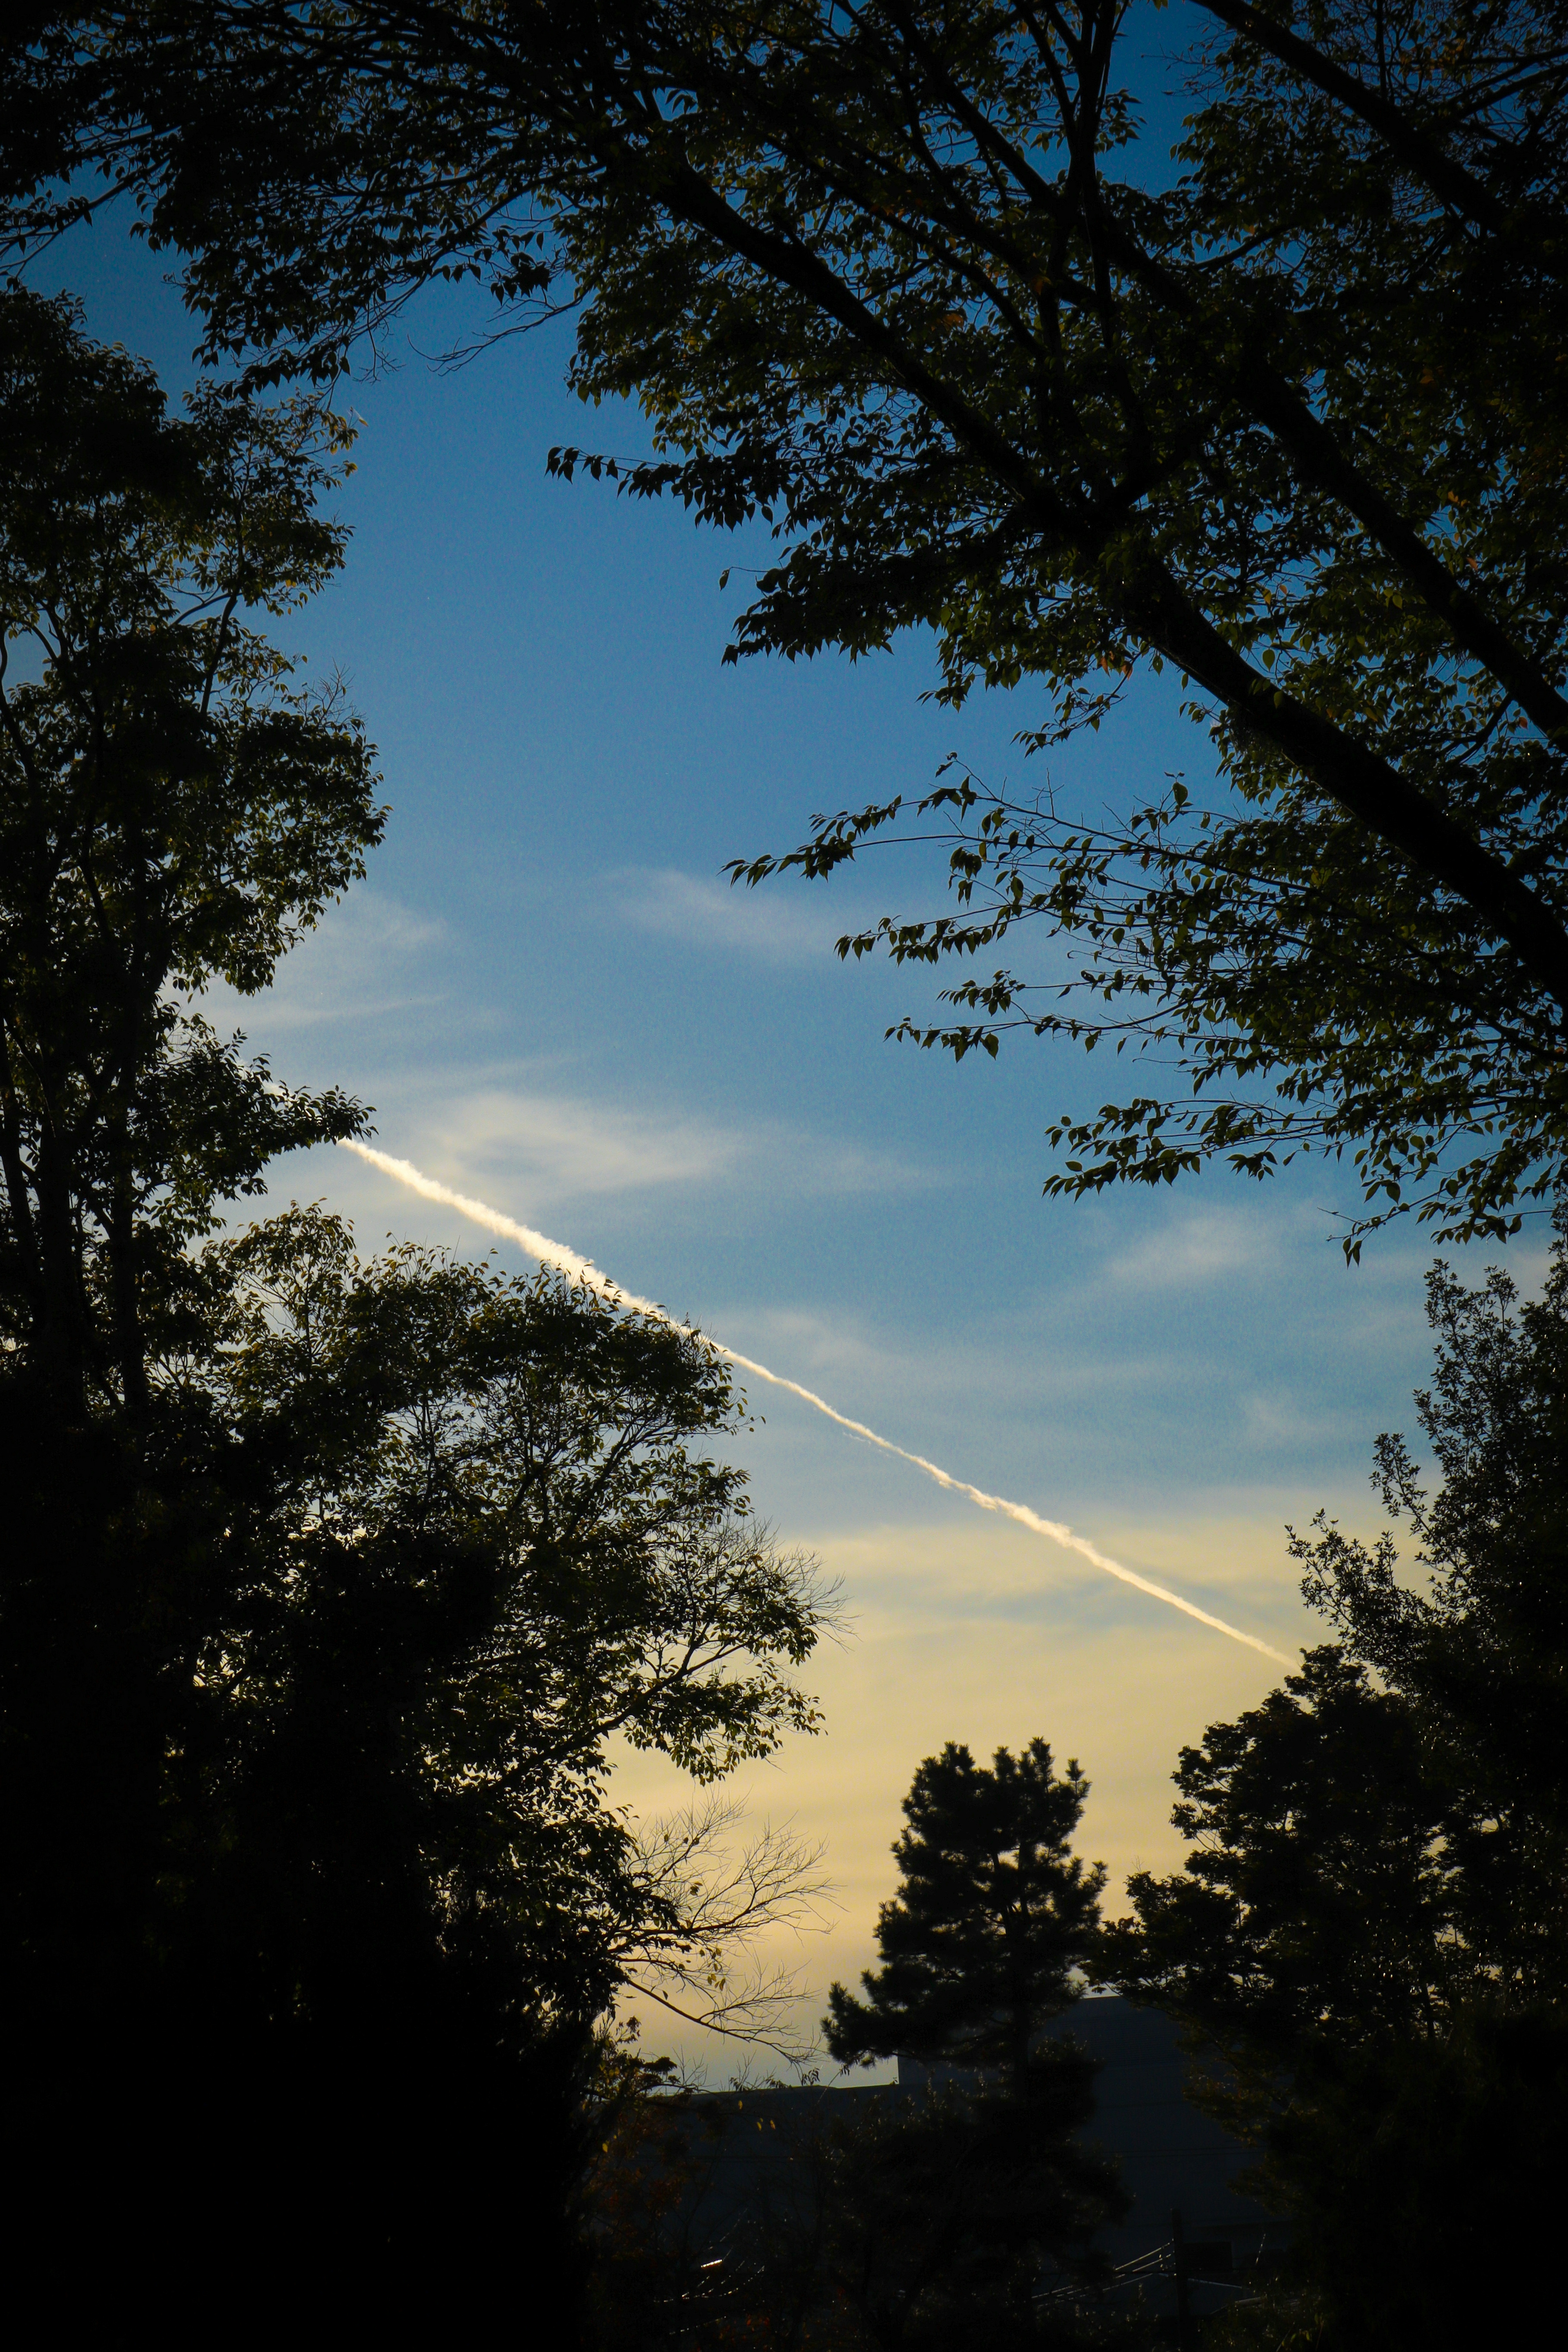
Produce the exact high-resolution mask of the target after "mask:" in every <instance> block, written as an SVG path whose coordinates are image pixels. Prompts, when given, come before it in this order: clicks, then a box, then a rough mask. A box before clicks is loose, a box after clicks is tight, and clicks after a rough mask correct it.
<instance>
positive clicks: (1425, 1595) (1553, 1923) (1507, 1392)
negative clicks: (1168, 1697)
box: [1105, 1239, 1568, 2352]
mask: <svg viewBox="0 0 1568 2352" xmlns="http://www.w3.org/2000/svg"><path fill="white" fill-rule="evenodd" d="M1565 1255H1568V1251H1565V1244H1564V1243H1563V1240H1561V1239H1560V1240H1559V1244H1558V1246H1557V1251H1556V1253H1555V1255H1554V1259H1553V1265H1552V1273H1551V1276H1550V1278H1549V1281H1548V1283H1547V1286H1546V1289H1545V1293H1544V1296H1543V1297H1542V1299H1541V1300H1540V1301H1539V1302H1537V1303H1534V1304H1531V1305H1529V1306H1525V1307H1522V1308H1521V1307H1519V1304H1518V1300H1517V1295H1516V1293H1515V1291H1514V1289H1513V1286H1512V1285H1511V1284H1510V1282H1509V1281H1508V1280H1507V1279H1506V1278H1505V1277H1503V1276H1500V1275H1496V1274H1494V1275H1492V1276H1490V1277H1489V1280H1488V1282H1487V1283H1486V1284H1485V1285H1484V1286H1482V1287H1481V1288H1480V1289H1479V1290H1477V1291H1466V1290H1465V1289H1464V1288H1463V1287H1462V1286H1460V1285H1459V1284H1458V1283H1457V1282H1456V1281H1455V1279H1454V1277H1453V1276H1452V1275H1451V1274H1450V1273H1449V1272H1448V1271H1447V1269H1446V1268H1444V1267H1441V1266H1439V1267H1437V1268H1436V1270H1435V1271H1434V1273H1433V1275H1432V1277H1431V1280H1430V1283H1429V1287H1428V1311H1429V1315H1430V1318H1431V1321H1432V1324H1433V1327H1434V1328H1435V1330H1436V1333H1437V1335H1438V1339H1439V1349H1438V1359H1437V1371H1436V1381H1435V1383H1434V1387H1433V1390H1432V1391H1431V1392H1429V1393H1427V1394H1424V1395H1423V1396H1421V1397H1420V1398H1419V1399H1418V1401H1417V1402H1418V1407H1419V1411H1420V1416H1421V1421H1422V1423H1423V1426H1424V1428H1425V1429H1426V1433H1427V1436H1428V1437H1429V1439H1430V1440H1431V1442H1432V1444H1433V1448H1434V1451H1435V1453H1436V1456H1437V1461H1438V1465H1439V1466H1440V1468H1441V1470H1442V1473H1443V1485H1442V1486H1441V1488H1440V1489H1439V1491H1438V1493H1437V1494H1436V1496H1435V1497H1432V1498H1431V1499H1428V1498H1427V1496H1426V1495H1425V1493H1424V1492H1423V1490H1422V1488H1421V1486H1420V1485H1419V1483H1418V1480H1417V1475H1416V1472H1415V1465H1414V1463H1413V1461H1412V1458H1411V1456H1410V1454H1409V1452H1408V1450H1407V1448H1406V1447H1405V1443H1404V1441H1403V1440H1402V1439H1399V1438H1397V1437H1390V1436H1385V1437H1383V1438H1381V1439H1380V1440H1379V1442H1378V1467H1377V1472H1376V1478H1375V1483H1376V1485H1377V1486H1378V1489H1379V1491H1380V1493H1381V1494H1382V1496H1383V1499H1384V1502H1385V1504H1386V1505H1387V1506H1388V1507H1389V1508H1390V1510H1391V1512H1393V1513H1394V1515H1395V1517H1402V1516H1408V1517H1410V1518H1411V1520H1412V1522H1413V1524H1414V1526H1415V1531H1416V1535H1417V1538H1418V1540H1419V1542H1420V1544H1421V1547H1422V1549H1421V1550H1420V1552H1419V1553H1418V1555H1417V1558H1416V1561H1415V1570H1416V1571H1417V1573H1416V1575H1415V1577H1414V1578H1412V1577H1411V1576H1410V1575H1409V1574H1408V1573H1406V1572H1405V1571H1403V1570H1402V1569H1401V1564H1400V1560H1399V1557H1398V1552H1397V1549H1396V1543H1395V1538H1394V1536H1393V1535H1392V1534H1388V1535H1386V1536H1385V1537H1384V1538H1382V1539H1381V1540H1380V1541H1379V1542H1378V1544H1377V1545H1376V1546H1375V1547H1373V1548H1372V1549H1368V1548H1367V1547H1365V1546H1364V1545H1363V1544H1361V1543H1359V1542H1357V1541H1355V1540H1353V1539H1352V1538H1348V1537H1346V1536H1344V1535H1343V1534H1342V1532H1341V1531H1340V1530H1339V1529H1338V1528H1335V1527H1334V1526H1332V1525H1331V1523H1329V1522H1327V1521H1326V1520H1321V1521H1320V1523H1319V1528H1318V1532H1317V1536H1316V1539H1315V1540H1314V1541H1311V1542H1307V1541H1305V1540H1299V1541H1297V1543H1296V1550H1297V1555H1298V1557H1299V1558H1300V1559H1302V1560H1303V1562H1304V1564H1305V1565H1306V1567H1307V1570H1308V1574H1307V1579H1306V1586H1305V1589H1306V1591H1307V1595H1308V1598H1309V1599H1310V1600H1311V1601H1313V1602H1314V1603H1315V1604H1316V1605H1317V1606H1319V1607H1320V1608H1321V1609H1324V1610H1325V1611H1327V1612H1328V1613H1330V1614H1331V1616H1332V1617H1333V1618H1334V1619H1335V1620H1336V1621H1337V1622H1338V1624H1339V1627H1340V1629H1341V1631H1342V1633H1343V1634H1344V1636H1345V1643H1344V1645H1343V1646H1341V1645H1331V1646H1327V1647H1324V1648H1321V1649H1319V1650H1315V1651H1312V1652H1310V1653H1309V1654H1308V1655H1307V1657H1306V1658H1305V1660H1304V1661H1303V1664H1302V1669H1301V1672H1300V1675H1291V1676H1289V1677H1287V1680H1286V1683H1285V1685H1284V1688H1283V1689H1282V1690H1280V1691H1278V1692H1276V1693H1274V1694H1273V1695H1272V1696H1270V1697H1269V1698H1268V1699H1267V1700H1266V1701H1265V1702H1264V1704H1263V1706H1260V1707H1258V1708H1256V1709H1254V1710H1252V1711H1251V1712H1249V1713H1248V1714H1247V1715H1244V1716H1243V1717H1240V1718H1239V1719H1238V1720H1237V1722H1236V1723H1234V1724H1221V1725H1215V1726H1214V1727H1211V1728H1210V1729H1209V1731H1208V1732H1207V1733H1206V1734H1205V1738H1204V1741H1203V1744H1202V1745H1201V1746H1200V1747H1198V1748H1188V1749H1185V1750H1184V1752H1183V1756H1182V1760H1181V1766H1180V1769H1179V1770H1178V1772H1177V1775H1176V1779H1177V1784H1178V1787H1179V1788H1180V1790H1181V1792H1182V1802H1181V1803H1180V1804H1179V1805H1178V1806H1177V1808H1176V1811H1175V1816H1174V1818H1175V1821H1176V1823H1177V1826H1178V1827H1179V1828H1180V1829H1181V1830H1182V1831H1183V1832H1184V1835H1185V1836H1186V1837H1188V1838H1189V1839H1190V1840H1191V1842H1192V1845H1193V1851H1192V1853H1190V1854H1189V1856H1188V1858H1187V1864H1186V1868H1185V1870H1184V1872H1183V1873H1182V1874H1179V1875H1177V1876H1174V1877H1170V1878H1164V1879H1156V1878H1153V1877H1152V1876H1149V1875H1146V1874H1145V1875H1143V1876H1141V1877H1138V1878H1135V1879H1134V1880H1133V1881H1132V1884H1131V1893H1132V1896H1133V1901H1134V1906H1135V1908H1136V1913H1137V1916H1136V1918H1135V1920H1133V1921H1131V1922H1129V1923H1126V1924H1125V1925H1123V1926H1121V1927H1114V1928H1112V1929H1110V1931H1109V1934H1108V1948H1109V1954H1110V1957H1109V1958H1108V1960H1107V1962H1106V1963H1105V1965H1106V1966H1107V1968H1108V1969H1109V1971H1110V1974H1111V1975H1112V1976H1113V1977H1114V1978H1115V1979H1116V1980H1117V1981H1119V1982H1120V1983H1121V1985H1122V1986H1123V1987H1124V1988H1125V1989H1126V1990H1129V1991H1131V1992H1132V1993H1134V1994H1142V1996H1144V1997H1146V1998H1150V1999H1152V2000H1158V2001H1159V2002H1160V2004H1161V2005H1162V2006H1163V2007H1164V2008H1167V2009H1169V2010H1172V2011H1174V2012H1175V2013H1176V2014H1177V2015H1178V2016H1181V2017H1183V2018H1184V2020H1185V2021H1187V2023H1188V2024H1189V2025H1190V2026H1191V2027H1192V2028H1193V2029H1194V2032H1196V2033H1197V2034H1198V2035H1199V2036H1200V2037H1201V2038H1202V2039H1203V2040H1204V2041H1205V2042H1208V2043H1210V2044H1211V2045H1213V2046H1215V2048H1217V2050H1218V2051H1219V2052H1220V2053H1223V2056H1224V2057H1225V2059H1226V2061H1227V2062H1228V2074H1227V2075H1226V2081H1225V2084H1224V2086H1223V2087H1222V2088H1221V2090H1220V2091H1219V2092H1218V2093H1217V2094H1216V2097H1217V2100H1218V2104H1219V2105H1221V2106H1222V2107H1223V2108H1225V2109H1226V2111H1227V2112H1228V2115H1229V2116H1230V2118H1231V2120H1232V2121H1234V2122H1237V2123H1238V2124H1239V2126H1241V2128H1242V2129H1243V2130H1244V2131H1245V2132H1246V2133H1247V2134H1248V2136H1249V2137H1252V2138H1253V2139H1254V2140H1255V2142H1256V2144H1257V2146H1258V2152H1259V2159H1260V2165H1261V2170H1262V2178H1263V2181H1264V2184H1265V2193H1266V2194H1267V2195H1268V2199H1269V2200H1270V2202H1271V2203H1273V2204H1275V2205H1276V2206H1279V2205H1283V2206H1284V2208H1285V2209H1286V2210H1289V2212H1290V2213H1291V2214H1292V2215H1293V2216H1294V2218H1295V2221H1296V2224H1297V2269H1298V2280H1297V2285H1298V2289H1299V2292H1300V2295H1301V2297H1302V2298H1303V2299H1304V2307H1305V2308H1306V2309H1307V2310H1308V2311H1309V2312H1310V2313H1315V2314H1316V2319H1317V2324H1319V2325H1321V2328H1322V2329H1323V2331H1324V2341H1325V2342H1326V2343H1327V2344H1330V2345H1332V2346H1344V2347H1357V2352H1359V2347H1373V2346H1374V2345H1379V2344H1386V2343H1388V2342H1391V2341H1392V2342H1395V2343H1405V2342H1410V2343H1421V2344H1424V2345H1427V2344H1429V2345H1433V2346H1438V2347H1443V2346H1450V2345H1451V2346H1454V2347H1459V2346H1461V2345H1469V2344H1473V2343H1475V2342H1477V2341H1479V2340H1486V2339H1488V2338H1489V2337H1490V2336H1494V2335H1495V2336H1507V2335H1509V2334H1510V2332H1516V2331H1517V2330H1518V2329H1520V2328H1521V2327H1524V2326H1526V2324H1527V2321H1528V2317H1529V2315H1530V2313H1531V2309H1532V2307H1533V2306H1534V2305H1536V2303H1537V2301H1538V2299H1539V2297H1540V2296H1541V2294H1542V2293H1543V2292H1544V2291H1546V2283H1545V2278H1544V2273H1543V2272H1542V2267H1541V2261H1542V2256H1543V2254H1544V2249H1545V2248H1546V2247H1547V2246H1548V2245H1549V2244H1550V2243H1551V2242H1552V2236H1553V2232H1554V2230H1555V2226H1556V2224H1555V2220H1554V2216H1555V2214H1556V2212H1557V2210H1558V2208H1559V2206H1560V2204H1561V2199H1562V2190H1563V2168H1562V2165H1561V2162H1560V2160H1559V2158H1557V2156H1556V2155H1555V2154H1554V2152H1553V2151H1554V2148H1555V2144H1556V2137H1557V2136H1558V2134H1559V2131H1560V2121H1559V2119H1560V2117H1561V2115H1562V2111H1563V2098H1564V2095H1565V2094H1568V1913H1565V1903H1568V1813H1565V1784H1564V1780H1563V1752H1562V1727H1561V1720H1560V1713H1561V1710H1560V1706H1558V1704H1557V1696H1558V1694H1559V1693H1560V1691H1561V1688H1562V1684H1563V1674H1564V1670H1565V1667H1568V1643H1565V1642H1564V1637H1563V1636H1564V1628H1563V1612H1562V1608H1561V1605H1560V1601H1561V1586H1562V1574H1561V1540H1560V1527H1561V1499H1560V1498H1561V1494H1562V1476H1561V1472H1562V1462H1561V1455H1562V1437H1561V1433H1562V1424H1563V1368H1564V1365H1565V1363H1568V1354H1565V1351H1564V1347H1563V1332H1564V1328H1565V1319H1568V1265H1565ZM1500 2233H1503V2234H1504V2235H1505V2236H1506V2239H1507V2241H1508V2242H1509V2243H1510V2244H1511V2245H1512V2246H1513V2248H1514V2249H1515V2253H1514V2258H1513V2260H1512V2261H1511V2262H1510V2263H1500V2261H1499V2258H1498V2246H1499V2238H1500ZM1537 2250H1540V2252H1539V2253H1538V2252H1537Z"/></svg>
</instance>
